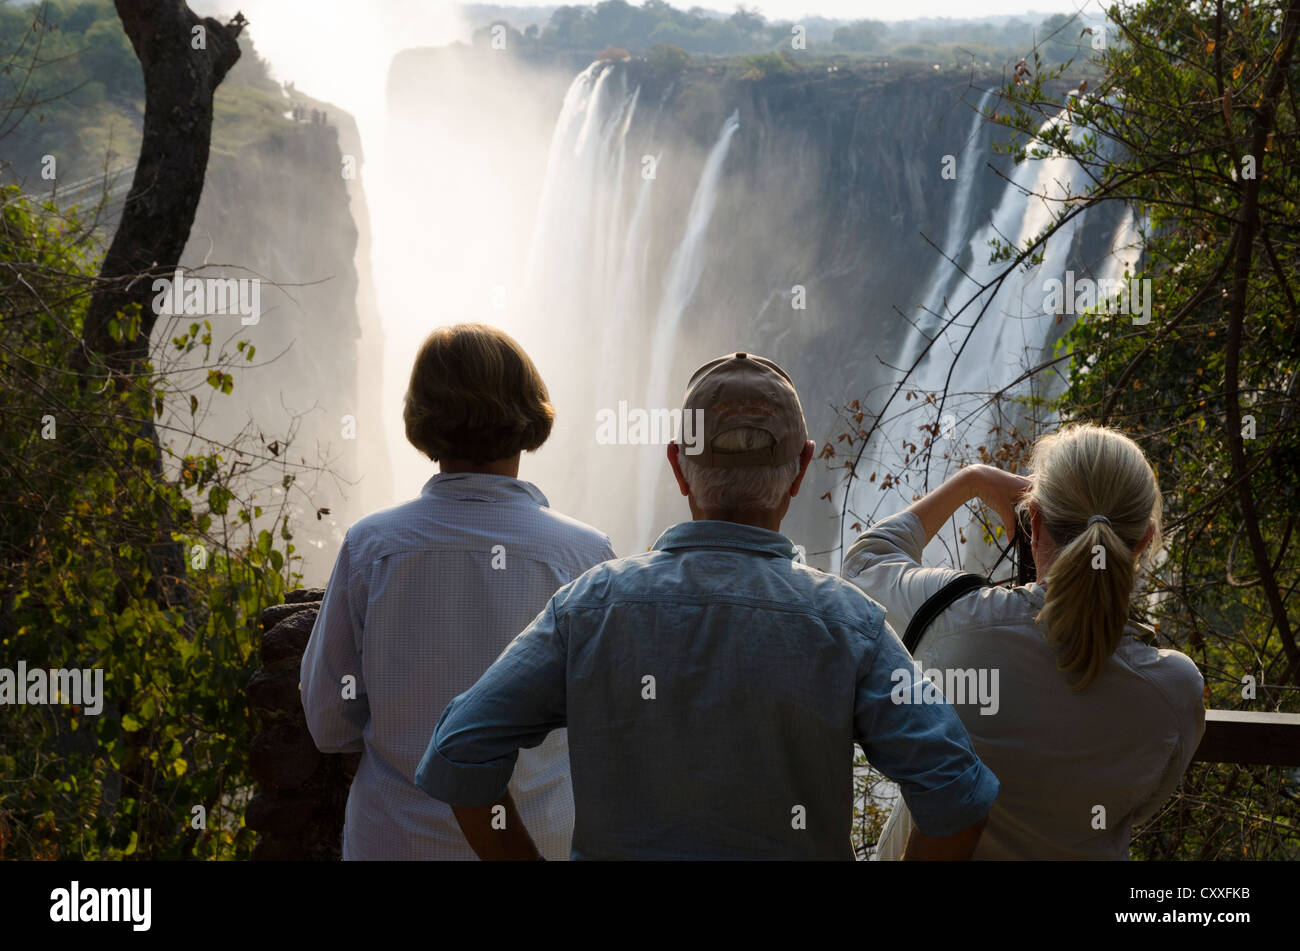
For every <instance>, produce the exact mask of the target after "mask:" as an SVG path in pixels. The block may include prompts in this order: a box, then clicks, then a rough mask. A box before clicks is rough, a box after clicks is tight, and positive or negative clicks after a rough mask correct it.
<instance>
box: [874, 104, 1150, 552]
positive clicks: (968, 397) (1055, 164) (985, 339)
mask: <svg viewBox="0 0 1300 951" xmlns="http://www.w3.org/2000/svg"><path fill="white" fill-rule="evenodd" d="M1066 121H1067V113H1066V112H1065V111H1064V110H1062V111H1061V112H1060V113H1058V114H1057V115H1056V116H1053V117H1052V118H1051V119H1049V120H1047V122H1045V123H1044V124H1043V126H1042V127H1041V128H1040V130H1039V136H1040V137H1041V136H1042V135H1043V134H1044V133H1046V132H1047V131H1048V130H1049V129H1052V128H1054V127H1057V126H1060V125H1062V124H1064V123H1065V122H1066ZM1071 134H1076V132H1075V130H1071ZM1088 181H1089V179H1088V173H1087V171H1086V170H1085V169H1084V168H1083V167H1082V166H1081V165H1079V164H1078V163H1077V162H1075V161H1074V160H1073V159H1072V158H1070V157H1068V156H1066V155H1064V154H1061V153H1059V152H1053V154H1050V155H1048V156H1047V157H1044V158H1040V159H1037V160H1033V161H1025V162H1023V163H1022V164H1021V165H1020V167H1019V168H1018V169H1017V170H1016V172H1015V175H1014V176H1013V177H1012V179H1011V181H1010V182H1008V184H1007V186H1006V187H1005V189H1004V191H1003V194H1002V198H1001V200H1000V201H999V203H998V206H997V209H996V211H995V212H994V214H993V215H992V217H991V219H990V221H989V222H988V224H986V225H985V226H984V227H983V228H981V229H979V230H978V231H977V232H976V234H975V235H974V237H973V238H972V239H971V241H970V246H969V250H968V252H967V257H968V259H969V264H968V265H967V267H966V275H965V276H962V275H957V276H956V277H953V276H952V272H951V271H950V270H949V269H947V268H944V269H941V273H940V274H939V275H938V277H937V280H936V281H935V282H934V284H933V285H932V286H931V288H930V289H929V291H928V293H927V295H926V298H925V299H926V301H927V306H934V307H937V306H938V305H939V304H938V302H941V301H942V300H943V299H944V296H945V294H950V295H955V296H956V297H957V298H958V301H957V303H956V304H954V303H953V297H952V296H949V298H948V299H949V306H948V311H949V312H950V313H948V314H944V315H942V316H943V321H942V322H941V323H939V324H938V326H937V327H936V331H935V333H936V336H935V337H934V342H933V344H932V345H931V346H930V348H929V351H928V352H927V353H926V355H925V356H924V357H923V358H922V359H921V362H920V364H919V365H918V366H917V368H916V370H915V372H914V373H913V374H912V376H911V377H910V379H909V381H908V383H909V385H910V386H911V387H914V388H915V390H916V391H918V392H920V393H922V394H945V393H946V394H948V396H947V397H946V398H945V402H944V404H943V406H944V417H943V419H942V421H941V426H942V427H943V428H944V429H946V430H947V431H946V432H941V434H940V435H939V437H938V439H949V440H950V441H951V446H952V448H954V449H955V448H956V446H959V445H963V444H964V445H969V446H971V447H979V446H981V445H984V446H986V447H987V448H992V446H991V443H992V442H993V441H996V438H997V437H991V434H994V433H1000V432H1004V431H1005V430H1006V428H1007V427H1017V428H1021V427H1026V426H1028V425H1029V424H1030V423H1031V419H1030V416H1029V414H1028V412H1026V411H1025V409H1024V407H1023V404H1020V403H1018V402H1017V399H1018V398H1019V397H1024V396H1027V395H1030V394H1031V393H1033V394H1034V395H1037V396H1048V397H1050V396H1053V395H1056V394H1057V393H1059V391H1060V389H1061V387H1063V385H1064V379H1063V378H1062V377H1061V376H1060V375H1057V374H1052V375H1049V376H1047V377H1043V378H1036V379H1031V378H1024V379H1022V377H1023V376H1024V374H1025V371H1027V370H1028V369H1029V368H1030V367H1032V366H1034V365H1035V364H1036V363H1037V362H1038V359H1039V358H1040V357H1041V356H1043V355H1044V354H1045V353H1046V352H1047V349H1048V347H1049V345H1050V343H1051V341H1052V339H1053V334H1054V333H1056V332H1059V330H1061V329H1063V328H1060V327H1059V324H1058V322H1059V320H1060V319H1061V318H1060V316H1059V315H1058V314H1056V313H1055V312H1053V311H1052V310H1049V309H1048V308H1047V307H1046V306H1045V303H1044V301H1045V297H1046V287H1047V282H1048V281H1049V280H1050V279H1053V278H1055V279H1057V280H1061V279H1063V277H1064V275H1065V273H1066V271H1067V269H1069V268H1070V267H1071V264H1072V262H1073V261H1075V260H1076V259H1077V256H1078V254H1079V250H1078V247H1077V237H1078V235H1079V234H1081V232H1082V229H1083V228H1084V226H1085V223H1086V221H1087V216H1088V214H1089V209H1084V210H1083V211H1081V212H1080V213H1078V214H1077V215H1075V216H1074V217H1073V218H1072V219H1071V220H1070V221H1069V222H1067V223H1066V224H1064V225H1063V226H1062V227H1061V228H1060V229H1059V230H1057V231H1056V232H1055V233H1054V234H1053V235H1052V236H1051V237H1050V238H1049V239H1048V240H1047V242H1046V244H1045V246H1044V247H1043V249H1042V254H1041V258H1040V259H1039V261H1038V262H1037V263H1034V264H1032V265H1031V266H1029V268H1028V269H1027V270H1024V269H1018V270H1016V271H1013V272H1011V273H1010V274H1008V275H1007V276H1006V278H1005V279H1004V280H1003V281H1002V282H1001V283H996V282H995V278H996V277H997V275H998V274H999V273H1000V271H1001V270H1003V269H1004V268H1005V267H1006V263H1005V262H992V263H990V262H989V256H990V242H992V241H994V240H995V239H996V240H1001V241H1005V242H1009V243H1011V244H1013V245H1014V246H1015V247H1024V246H1025V243H1026V242H1027V241H1028V240H1030V239H1032V238H1034V237H1036V236H1037V235H1039V234H1040V233H1041V232H1042V231H1043V229H1044V228H1046V227H1047V226H1048V225H1050V224H1051V223H1052V222H1053V221H1054V220H1055V219H1056V218H1057V217H1059V215H1060V212H1061V209H1062V208H1064V207H1065V204H1066V202H1068V201H1070V200H1071V199H1074V198H1077V197H1079V196H1080V195H1082V194H1083V193H1084V190H1085V186H1086V184H1087V182H1088ZM958 197H959V198H960V194H959V196H958ZM1135 229H1136V223H1135V221H1134V218H1133V216H1132V214H1131V213H1130V214H1126V215H1125V217H1124V218H1123V219H1122V220H1121V221H1120V223H1119V226H1118V227H1117V228H1116V229H1115V231H1114V233H1113V236H1112V239H1111V241H1110V243H1109V247H1108V251H1107V253H1106V254H1105V255H1104V256H1103V257H1102V258H1101V260H1100V261H1098V262H1095V263H1094V264H1091V265H1090V266H1089V267H1088V276H1089V277H1091V278H1093V279H1094V280H1097V281H1104V280H1111V279H1113V278H1116V277H1119V276H1120V275H1123V274H1124V273H1125V272H1126V271H1129V270H1131V269H1132V268H1133V267H1134V266H1135V264H1136V258H1137V254H1138V251H1137V249H1136V247H1135V242H1134V237H1135ZM950 235H951V225H950ZM950 285H955V286H953V287H952V289H951V291H949V287H950ZM931 302H934V303H933V305H932V303H931ZM961 305H966V307H965V310H964V311H963V312H962V313H961V316H960V317H958V318H956V319H952V318H951V313H953V312H955V311H956V310H957V309H958V308H959V307H960V306H961ZM981 315H982V316H981ZM945 324H946V326H945ZM972 325H973V326H972ZM925 342H926V341H924V340H920V341H919V343H918V345H917V346H916V347H915V349H914V351H913V353H914V356H913V360H915V357H916V355H918V354H919V349H920V347H924V345H925ZM911 362H912V361H908V362H907V363H905V364H904V366H905V367H907V366H910V365H911ZM996 393H1001V394H1002V399H999V400H993V399H990V397H991V396H992V395H993V394H996ZM1008 406H1010V407H1011V409H1010V410H1008V409H1007V407H1008ZM959 415H960V416H961V420H960V425H958V416H959ZM898 422H900V423H902V425H901V426H900V425H886V426H883V427H882V430H881V432H880V433H879V434H878V438H877V440H876V442H877V445H876V447H875V448H876V452H875V453H874V454H873V455H872V458H873V459H874V460H875V461H876V464H877V466H878V467H880V468H882V469H884V470H885V471H889V472H894V473H898V472H901V471H902V470H903V469H904V468H905V467H906V464H907V461H908V459H909V453H908V452H907V450H906V449H904V448H900V447H901V446H902V445H903V443H904V442H907V441H911V442H915V441H916V437H915V435H913V434H914V433H915V432H916V420H915V418H914V417H908V416H906V414H904V416H903V417H899V420H898ZM926 422H927V423H930V422H934V420H933V419H930V420H926ZM944 423H946V424H947V425H946V426H943V424H944ZM940 455H941V453H939V452H936V454H935V458H934V468H932V470H931V472H930V473H929V482H928V484H929V485H930V487H933V486H935V485H937V484H938V483H939V482H940V481H942V479H943V478H944V477H945V476H946V475H948V474H949V472H950V471H951V470H952V469H953V468H955V467H956V465H957V462H958V458H957V453H956V452H953V453H951V458H947V459H942V458H940ZM914 488H915V491H918V492H919V491H921V488H920V487H919V486H918V487H914ZM903 504H906V502H905V501H904V502H903ZM900 507H901V505H893V506H891V505H889V504H888V503H885V504H882V505H881V506H880V507H879V508H878V509H877V511H876V514H877V515H879V516H883V515H885V514H888V513H889V512H890V511H893V510H896V509H897V508H900ZM966 529H967V530H966V531H965V532H964V534H965V536H966V538H967V541H966V542H965V543H964V544H963V543H962V542H961V541H960V536H961V535H962V534H963V531H962V528H961V527H958V528H956V529H951V528H950V529H947V530H945V531H944V532H941V533H940V534H939V536H936V538H935V540H934V541H933V542H932V543H931V549H930V550H928V552H927V557H928V558H932V559H934V560H936V561H938V560H946V558H951V559H952V560H954V561H957V562H961V563H964V564H963V567H966V568H968V569H970V570H980V569H981V567H982V568H984V569H988V568H989V567H991V564H990V562H989V559H990V556H991V551H990V550H989V549H988V548H987V547H986V546H985V545H983V543H982V542H980V541H979V538H980V533H979V532H977V531H970V530H969V526H966ZM849 540H850V541H851V539H849ZM945 556H946V558H945Z"/></svg>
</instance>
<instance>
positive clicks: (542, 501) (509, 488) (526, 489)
mask: <svg viewBox="0 0 1300 951" xmlns="http://www.w3.org/2000/svg"><path fill="white" fill-rule="evenodd" d="M420 495H422V496H423V495H428V496H433V497H435V498H440V499H455V500H456V501H473V502H510V501H517V500H519V499H523V498H529V499H532V500H533V501H534V502H536V503H537V504H538V505H544V506H546V507H548V508H549V507H550V504H551V503H550V502H548V501H547V500H546V496H545V495H543V494H542V490H541V489H539V488H537V486H535V485H533V484H532V483H531V482H524V481H523V480H522V479H515V478H513V477H511V476H506V475H492V474H490V473H486V472H439V473H438V474H437V475H435V476H434V477H433V478H432V479H430V480H429V481H428V482H426V483H424V488H423V489H421V490H420Z"/></svg>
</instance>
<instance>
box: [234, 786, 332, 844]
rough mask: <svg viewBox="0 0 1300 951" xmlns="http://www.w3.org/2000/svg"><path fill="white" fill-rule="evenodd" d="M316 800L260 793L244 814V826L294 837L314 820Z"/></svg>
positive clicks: (257, 830)
mask: <svg viewBox="0 0 1300 951" xmlns="http://www.w3.org/2000/svg"><path fill="white" fill-rule="evenodd" d="M315 811H316V800H315V799H313V798H311V797H308V796H281V795H277V794H275V793H258V794H257V795H256V796H254V797H253V801H252V802H250V803H249V804H248V809H247V810H246V811H245V812H244V824H245V825H247V826H248V827H249V828H250V829H253V830H254V831H256V832H263V833H266V834H268V835H293V834H294V833H295V832H299V831H300V830H301V829H302V828H303V827H304V826H305V825H307V823H308V822H310V821H311V819H312V818H313V814H314V813H315Z"/></svg>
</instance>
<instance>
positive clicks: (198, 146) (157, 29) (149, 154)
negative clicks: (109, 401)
mask: <svg viewBox="0 0 1300 951" xmlns="http://www.w3.org/2000/svg"><path fill="white" fill-rule="evenodd" d="M115 4H116V6H117V14H118V16H119V17H120V18H121V20H122V26H123V28H124V29H125V30H126V35H127V37H128V38H129V39H130V40H131V45H132V46H133V47H134V48H135V53H136V56H137V57H139V59H140V66H141V67H142V68H143V70H144V89H145V112H144V137H143V141H142V142H141V143H140V157H139V160H138V161H137V163H136V168H135V178H134V179H133V180H132V182H131V190H130V192H129V193H128V194H127V198H126V204H125V206H124V207H123V210H122V220H121V223H120V224H119V225H118V228H117V233H116V234H114V236H113V243H112V244H111V245H110V246H109V249H108V253H107V254H106V255H105V256H104V262H103V265H102V266H101V268H100V272H99V277H100V280H99V281H98V282H97V284H96V286H95V290H94V292H93V294H92V295H91V300H90V308H89V311H88V313H87V315H86V323H85V327H84V330H83V332H82V344H83V355H84V357H85V358H86V360H87V363H88V365H93V363H94V362H97V361H96V357H102V358H103V360H104V363H105V364H106V366H107V368H108V369H110V370H115V371H117V372H129V371H130V370H132V369H134V368H135V367H136V366H137V365H138V364H139V363H140V362H141V361H143V359H144V358H145V357H146V356H147V355H148V353H149V338H150V334H151V332H152V330H153V325H154V322H155V321H156V320H157V314H155V313H154V312H153V309H152V303H153V298H154V291H153V281H154V279H155V278H157V277H164V276H165V277H170V276H171V275H172V274H173V273H174V271H175V269H176V266H177V264H178V263H179V261H180V257H181V252H182V251H184V249H185V242H186V241H187V240H188V239H189V235H190V228H191V227H192V226H193V224H194V214H195V212H196V211H197V209H198V206H199V197H200V196H201V195H202V193H203V179H204V176H205V174H206V173H207V167H208V149H209V145H210V144H211V141H212V97H213V94H214V93H215V92H216V88H217V86H218V85H220V84H221V81H222V79H224V78H225V76H226V73H227V72H229V71H230V68H231V67H232V66H234V64H235V62H236V61H237V60H238V59H239V41H238V37H239V34H240V32H241V31H242V30H243V28H244V25H245V22H246V21H245V20H244V18H243V15H242V14H236V15H235V18H234V19H233V20H232V21H231V22H230V23H229V24H224V25H223V24H221V23H219V22H218V21H216V20H214V19H212V18H211V17H207V18H200V17H199V16H197V15H196V14H195V13H194V12H193V11H192V10H190V8H189V6H188V5H187V4H186V3H185V2H184V0H115ZM132 304H138V305H140V321H139V325H138V327H136V332H135V333H133V334H128V333H125V332H124V333H123V334H122V339H120V340H117V339H114V337H113V335H112V334H111V333H110V328H109V321H110V320H112V319H113V318H114V317H116V316H117V315H118V313H119V312H120V311H122V310H123V309H125V308H127V307H129V306H130V305H132Z"/></svg>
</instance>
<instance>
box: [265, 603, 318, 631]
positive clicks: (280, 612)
mask: <svg viewBox="0 0 1300 951" xmlns="http://www.w3.org/2000/svg"><path fill="white" fill-rule="evenodd" d="M311 610H316V611H319V610H320V603H319V602H315V601H313V602H308V603H306V604H273V605H271V606H270V607H269V608H264V609H263V610H262V631H263V632H264V633H265V632H266V631H269V630H270V629H271V628H273V627H275V626H276V625H277V624H279V623H280V622H281V621H283V620H284V619H285V618H287V617H290V616H292V615H294V614H297V613H298V612H299V611H311Z"/></svg>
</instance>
